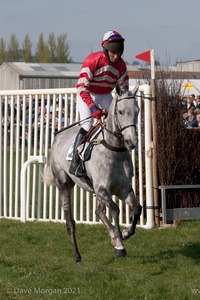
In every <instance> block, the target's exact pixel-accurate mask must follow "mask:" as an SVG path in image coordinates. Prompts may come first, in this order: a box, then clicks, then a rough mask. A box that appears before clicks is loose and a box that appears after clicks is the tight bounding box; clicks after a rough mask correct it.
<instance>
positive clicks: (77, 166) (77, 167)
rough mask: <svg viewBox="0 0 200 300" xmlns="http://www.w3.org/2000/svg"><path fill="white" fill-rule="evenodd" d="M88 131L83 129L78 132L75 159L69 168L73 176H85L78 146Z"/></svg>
mask: <svg viewBox="0 0 200 300" xmlns="http://www.w3.org/2000/svg"><path fill="white" fill-rule="evenodd" d="M86 133H87V131H85V130H84V129H83V128H81V129H80V131H79V132H78V134H77V136H76V139H75V142H74V151H73V158H72V162H71V165H70V168H69V172H70V174H73V175H75V176H77V177H81V176H84V175H85V171H84V170H83V168H82V164H81V159H80V156H79V153H78V149H77V146H78V145H79V144H80V142H81V141H82V140H83V138H84V137H85V135H86Z"/></svg>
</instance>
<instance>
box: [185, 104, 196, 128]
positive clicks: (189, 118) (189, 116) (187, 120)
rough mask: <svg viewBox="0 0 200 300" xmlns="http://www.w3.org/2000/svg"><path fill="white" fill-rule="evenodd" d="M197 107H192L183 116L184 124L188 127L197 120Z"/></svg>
mask: <svg viewBox="0 0 200 300" xmlns="http://www.w3.org/2000/svg"><path fill="white" fill-rule="evenodd" d="M194 111H195V107H194V106H191V107H190V108H189V109H188V111H187V112H186V113H184V114H183V122H184V124H185V126H186V127H188V126H189V124H190V123H191V122H192V121H193V120H194V119H195V112H194Z"/></svg>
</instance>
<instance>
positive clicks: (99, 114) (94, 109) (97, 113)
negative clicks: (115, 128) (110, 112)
mask: <svg viewBox="0 0 200 300" xmlns="http://www.w3.org/2000/svg"><path fill="white" fill-rule="evenodd" d="M90 111H91V113H92V116H93V117H94V118H96V119H100V118H101V117H102V116H103V111H102V109H101V108H99V107H98V106H97V105H93V106H92V107H90Z"/></svg>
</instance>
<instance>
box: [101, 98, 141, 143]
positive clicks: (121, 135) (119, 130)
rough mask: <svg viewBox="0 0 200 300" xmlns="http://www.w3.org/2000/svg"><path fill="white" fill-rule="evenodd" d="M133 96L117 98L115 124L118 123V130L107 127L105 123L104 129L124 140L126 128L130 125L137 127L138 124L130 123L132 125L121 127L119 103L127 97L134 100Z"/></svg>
mask: <svg viewBox="0 0 200 300" xmlns="http://www.w3.org/2000/svg"><path fill="white" fill-rule="evenodd" d="M133 98H134V97H133V96H126V97H123V98H120V99H117V100H116V103H115V108H114V116H115V124H116V127H117V128H118V130H117V131H110V130H108V129H107V128H106V126H105V125H104V129H105V130H106V131H107V132H109V133H111V134H112V135H114V136H115V137H116V138H118V139H121V140H123V134H122V132H123V131H124V130H125V129H126V128H129V127H135V128H136V124H130V125H126V126H124V127H121V124H120V121H119V117H118V114H119V112H118V109H117V103H118V102H120V101H122V100H125V99H131V100H133Z"/></svg>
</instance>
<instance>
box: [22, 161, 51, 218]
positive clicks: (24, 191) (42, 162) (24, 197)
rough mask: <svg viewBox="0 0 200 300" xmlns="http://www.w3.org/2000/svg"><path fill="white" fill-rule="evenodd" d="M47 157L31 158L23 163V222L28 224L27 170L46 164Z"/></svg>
mask: <svg viewBox="0 0 200 300" xmlns="http://www.w3.org/2000/svg"><path fill="white" fill-rule="evenodd" d="M46 161H47V160H46V157H45V156H30V157H29V159H28V160H27V161H26V162H24V163H23V166H22V169H21V221H22V222H26V217H27V212H26V196H27V195H26V170H27V168H28V166H29V165H30V164H36V163H40V164H45V163H46Z"/></svg>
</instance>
